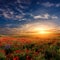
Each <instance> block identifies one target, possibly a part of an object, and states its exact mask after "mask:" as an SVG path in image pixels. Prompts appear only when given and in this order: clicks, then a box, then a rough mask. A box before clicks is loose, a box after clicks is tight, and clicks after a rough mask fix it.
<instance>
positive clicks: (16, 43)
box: [0, 34, 60, 60]
mask: <svg viewBox="0 0 60 60" xmlns="http://www.w3.org/2000/svg"><path fill="white" fill-rule="evenodd" d="M0 60H60V34H54V35H53V36H52V37H51V36H49V38H47V37H46V38H44V37H42V38H41V37H40V35H39V36H31V35H20V36H17V35H13V36H11V35H0Z"/></svg>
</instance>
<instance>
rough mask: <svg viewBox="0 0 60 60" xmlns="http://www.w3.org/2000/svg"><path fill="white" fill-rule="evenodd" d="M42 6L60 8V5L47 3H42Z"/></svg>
mask: <svg viewBox="0 0 60 60" xmlns="http://www.w3.org/2000/svg"><path fill="white" fill-rule="evenodd" d="M41 5H43V6H45V7H60V3H50V2H45V3H42V4H41Z"/></svg>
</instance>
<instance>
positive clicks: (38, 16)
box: [34, 13, 58, 19]
mask: <svg viewBox="0 0 60 60" xmlns="http://www.w3.org/2000/svg"><path fill="white" fill-rule="evenodd" d="M34 18H35V19H58V16H55V15H52V16H51V15H50V14H48V13H46V14H41V15H37V16H34Z"/></svg>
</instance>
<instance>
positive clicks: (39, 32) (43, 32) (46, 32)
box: [34, 27, 52, 35]
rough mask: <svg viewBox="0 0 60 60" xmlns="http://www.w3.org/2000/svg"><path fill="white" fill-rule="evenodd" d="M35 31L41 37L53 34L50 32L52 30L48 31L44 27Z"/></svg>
mask: <svg viewBox="0 0 60 60" xmlns="http://www.w3.org/2000/svg"><path fill="white" fill-rule="evenodd" d="M34 31H35V32H36V33H37V34H41V35H45V34H50V33H52V32H51V31H50V29H47V28H45V27H43V28H41V27H40V28H35V29H34Z"/></svg>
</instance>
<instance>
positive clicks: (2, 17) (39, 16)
mask: <svg viewBox="0 0 60 60" xmlns="http://www.w3.org/2000/svg"><path fill="white" fill-rule="evenodd" d="M42 25H46V26H48V27H49V28H51V29H52V28H53V29H58V30H59V29H60V1H59V0H0V34H19V33H21V32H26V31H30V30H32V29H34V27H38V26H39V27H41V26H42Z"/></svg>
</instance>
